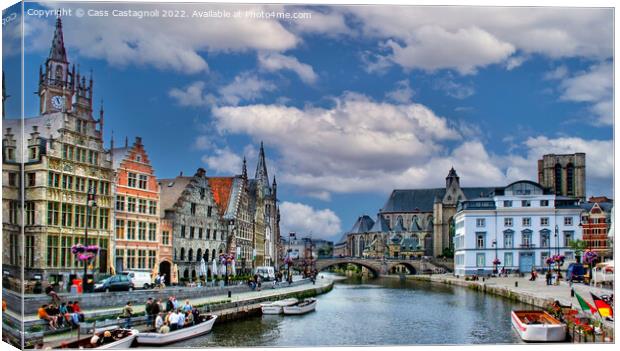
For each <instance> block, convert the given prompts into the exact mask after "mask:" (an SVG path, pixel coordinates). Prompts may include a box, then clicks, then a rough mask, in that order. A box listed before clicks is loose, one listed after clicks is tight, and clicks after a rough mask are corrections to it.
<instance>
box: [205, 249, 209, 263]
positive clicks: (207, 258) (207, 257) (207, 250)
mask: <svg viewBox="0 0 620 351" xmlns="http://www.w3.org/2000/svg"><path fill="white" fill-rule="evenodd" d="M204 257H205V262H209V249H205V256H204Z"/></svg>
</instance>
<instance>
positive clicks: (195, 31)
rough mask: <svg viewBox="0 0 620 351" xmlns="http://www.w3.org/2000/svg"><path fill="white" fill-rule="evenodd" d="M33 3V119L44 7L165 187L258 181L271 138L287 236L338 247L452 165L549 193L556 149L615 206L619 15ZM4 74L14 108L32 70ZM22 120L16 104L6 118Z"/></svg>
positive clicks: (28, 46) (28, 109) (121, 136)
mask: <svg viewBox="0 0 620 351" xmlns="http://www.w3.org/2000/svg"><path fill="white" fill-rule="evenodd" d="M25 8H26V16H25V17H24V18H25V19H24V28H25V38H24V43H25V46H24V72H25V81H24V91H25V92H26V94H25V115H26V116H35V115H36V114H37V111H38V101H37V100H36V96H35V95H34V94H29V92H35V91H36V90H37V84H38V82H37V74H38V69H39V65H40V64H42V63H44V61H45V59H46V57H47V55H48V53H49V47H50V43H51V40H52V34H53V28H54V22H55V17H54V16H47V17H46V16H45V12H44V11H41V10H48V9H50V8H52V9H53V8H64V9H71V10H72V11H73V13H72V15H71V16H65V17H63V27H64V40H65V45H66V47H67V51H68V57H69V61H70V62H71V63H76V64H79V65H80V70H81V72H82V73H88V72H90V70H92V71H93V75H94V82H95V83H94V94H95V101H96V104H95V105H96V107H97V109H98V108H99V104H100V101H101V100H103V104H104V109H105V116H106V118H105V120H106V125H105V129H104V137H105V139H106V143H107V144H109V141H110V139H111V136H112V134H113V136H114V140H115V145H119V144H123V143H124V140H125V138H126V137H128V138H129V140H130V141H132V140H133V139H134V138H135V136H141V137H142V139H143V143H144V144H145V147H146V149H147V152H148V154H149V157H150V159H151V161H152V164H153V166H154V168H155V170H156V174H157V176H158V177H159V178H168V177H174V176H176V175H178V174H179V173H180V172H181V171H182V172H183V173H184V174H193V173H194V172H195V170H196V169H197V168H199V167H203V168H205V169H206V170H207V174H208V175H214V176H215V175H232V174H239V173H240V172H241V164H242V159H243V157H244V156H245V157H246V158H247V160H248V166H249V169H250V175H251V176H252V175H253V174H254V169H255V166H256V159H257V153H258V147H259V145H260V142H261V141H263V142H264V145H265V150H266V155H267V165H268V171H269V175H270V177H273V176H274V175H275V176H276V178H277V182H278V197H279V200H280V203H279V205H280V210H281V227H282V232H283V233H286V232H289V231H295V232H298V233H304V234H311V235H312V236H313V237H320V238H327V239H331V240H337V239H338V238H339V237H340V236H341V235H342V233H343V232H345V231H347V230H349V229H350V228H351V226H352V225H353V223H354V221H355V220H356V218H357V217H358V216H360V215H362V214H367V215H370V216H371V217H375V216H376V214H377V212H378V211H379V209H380V208H381V207H382V206H383V205H384V203H385V201H386V200H387V198H388V196H389V193H390V192H391V191H392V190H393V189H414V188H425V187H443V186H444V185H445V177H446V175H447V174H448V171H449V169H450V168H451V167H454V168H455V169H456V171H457V173H458V174H459V176H460V178H461V186H465V187H467V186H505V185H507V184H509V183H510V182H512V181H515V180H520V179H530V180H534V181H536V180H537V179H536V177H537V173H536V161H537V159H539V158H540V157H541V156H542V155H543V154H546V153H573V152H585V153H586V164H587V179H586V184H587V186H586V190H587V195H588V196H591V195H607V196H609V197H612V196H613V190H612V187H613V80H612V79H613V10H611V9H597V8H560V7H555V8H523V7H522V8H519V7H493V8H491V7H473V6H470V7H455V6H444V7H434V6H424V7H420V6H418V7H414V6H280V5H271V6H260V5H216V4H173V5H166V4H155V5H151V4H144V3H134V4H129V5H127V4H125V5H123V4H109V3H108V4H106V3H103V4H95V3H93V4H84V3H79V4H69V3H67V4H62V3H60V4H59V3H55V4H53V5H50V4H42V3H39V4H37V3H26V6H25ZM78 8H81V9H83V10H84V16H82V17H78V16H76V13H77V12H76V10H77V9H78ZM156 9H157V10H158V11H159V12H158V15H159V17H150V18H147V17H144V18H142V19H139V18H137V17H135V16H134V17H129V16H122V17H121V16H114V12H113V11H114V10H122V11H125V10H156ZM28 10H30V12H29V11H28ZM88 10H91V12H88ZM209 10H212V11H222V12H221V13H224V14H225V13H229V14H230V17H228V18H213V17H205V15H208V14H211V15H212V14H216V13H217V12H207V11H209ZM106 11H107V16H103V15H104V14H106ZM194 11H196V12H194ZM236 11H240V12H239V13H238V14H239V15H240V17H235V12H236ZM246 11H251V12H252V13H253V14H257V13H260V12H261V11H264V12H265V13H267V14H269V13H271V11H275V12H280V13H288V14H290V16H293V15H296V16H298V17H299V16H302V17H304V16H305V18H301V19H274V18H249V17H248V16H249V13H250V12H246ZM164 13H169V14H173V15H177V16H179V15H184V16H186V17H184V18H178V17H177V18H163V17H162V16H163V15H164ZM7 14H8V12H7V13H5V14H4V15H3V16H4V17H6V16H7ZM41 14H42V15H41ZM307 14H310V16H309V18H308V15H307ZM96 15H99V16H96ZM200 15H202V17H200ZM15 28H17V26H12V27H11V26H5V27H4V38H3V55H4V60H5V65H9V64H13V65H18V64H19V53H20V47H19V42H18V41H16V40H17V39H18V35H17V34H18V31H17V29H15ZM6 75H7V76H6V77H7V81H6V84H7V89H8V91H9V94H10V95H13V96H17V95H18V93H11V92H12V91H19V90H20V85H19V84H20V82H19V71H18V70H12V71H10V72H6ZM19 111H20V110H19V101H18V100H17V99H10V98H9V100H8V101H7V113H8V115H9V117H11V116H13V117H17V116H19Z"/></svg>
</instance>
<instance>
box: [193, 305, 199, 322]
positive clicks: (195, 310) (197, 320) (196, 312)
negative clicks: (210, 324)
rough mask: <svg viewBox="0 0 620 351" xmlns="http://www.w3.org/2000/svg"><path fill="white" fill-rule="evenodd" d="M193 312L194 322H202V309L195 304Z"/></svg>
mask: <svg viewBox="0 0 620 351" xmlns="http://www.w3.org/2000/svg"><path fill="white" fill-rule="evenodd" d="M192 314H193V315H194V324H197V323H200V311H198V307H195V306H194V308H193V309H192Z"/></svg>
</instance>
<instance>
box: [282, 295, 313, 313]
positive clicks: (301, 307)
mask: <svg viewBox="0 0 620 351" xmlns="http://www.w3.org/2000/svg"><path fill="white" fill-rule="evenodd" d="M316 304H317V300H316V299H315V298H313V297H311V298H309V299H305V300H303V301H301V302H298V303H296V304H294V305H291V306H284V307H282V311H283V312H284V314H304V313H308V312H310V311H314V309H315V308H316Z"/></svg>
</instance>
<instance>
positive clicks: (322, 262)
mask: <svg viewBox="0 0 620 351" xmlns="http://www.w3.org/2000/svg"><path fill="white" fill-rule="evenodd" d="M341 264H354V265H356V266H361V267H365V268H367V269H368V270H370V271H371V272H372V273H373V274H374V275H375V276H379V275H382V274H389V273H390V272H391V271H392V268H394V267H396V266H403V267H405V268H406V269H407V271H409V274H422V273H445V272H446V269H445V268H443V267H438V266H436V265H434V264H433V263H431V262H429V261H426V260H402V259H385V260H384V259H370V258H360V257H334V258H322V259H318V260H316V269H317V270H318V271H322V270H324V269H326V268H329V267H332V266H337V265H341Z"/></svg>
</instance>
